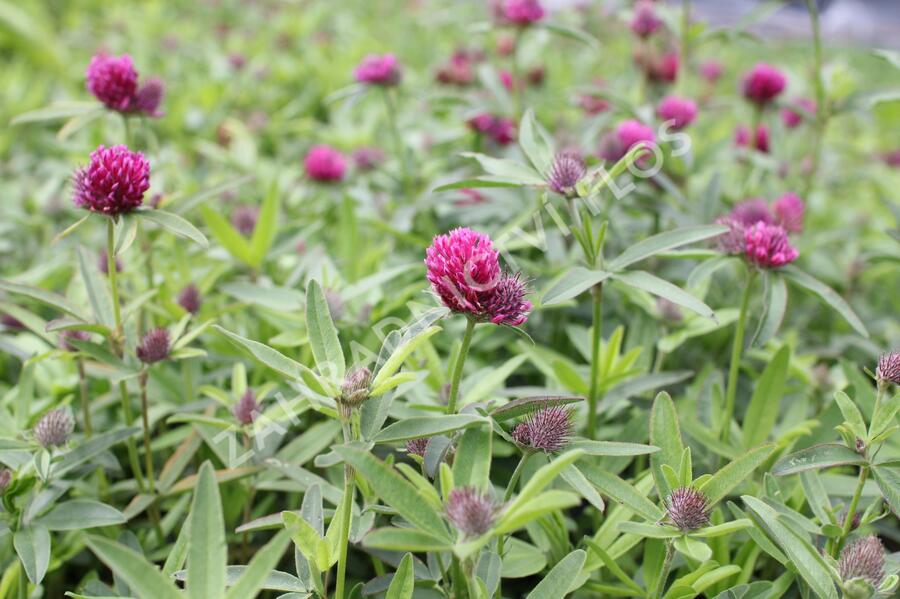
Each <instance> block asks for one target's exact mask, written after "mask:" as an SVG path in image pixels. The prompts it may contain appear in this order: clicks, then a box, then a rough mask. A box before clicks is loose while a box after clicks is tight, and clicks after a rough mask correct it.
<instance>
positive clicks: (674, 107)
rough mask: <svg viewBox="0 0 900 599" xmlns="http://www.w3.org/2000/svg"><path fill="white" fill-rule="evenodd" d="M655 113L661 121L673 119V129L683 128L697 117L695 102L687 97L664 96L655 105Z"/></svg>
mask: <svg viewBox="0 0 900 599" xmlns="http://www.w3.org/2000/svg"><path fill="white" fill-rule="evenodd" d="M656 114H658V115H659V118H661V119H662V120H663V121H673V122H672V128H673V129H675V130H679V129H684V128H685V127H687V126H688V125H690V124H691V123H693V122H694V119H696V118H697V103H696V102H694V101H693V100H691V99H689V98H682V97H680V96H666V97H665V98H663V99H662V100H661V101H660V103H659V105H658V106H657V107H656Z"/></svg>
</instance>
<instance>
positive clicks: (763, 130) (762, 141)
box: [734, 123, 769, 154]
mask: <svg viewBox="0 0 900 599" xmlns="http://www.w3.org/2000/svg"><path fill="white" fill-rule="evenodd" d="M751 137H752V138H753V139H750V138H751ZM734 144H735V145H736V146H738V147H739V148H747V147H751V146H752V147H753V149H754V150H756V151H757V152H762V153H763V154H767V153H768V152H769V128H768V127H766V126H765V125H763V124H761V123H760V124H759V125H758V126H757V127H756V134H755V135H754V134H752V133H751V131H750V128H749V127H747V126H746V125H739V126H738V128H737V130H736V131H735V132H734Z"/></svg>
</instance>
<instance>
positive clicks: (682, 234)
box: [606, 225, 728, 271]
mask: <svg viewBox="0 0 900 599" xmlns="http://www.w3.org/2000/svg"><path fill="white" fill-rule="evenodd" d="M727 232H728V227H725V226H723V225H698V226H695V227H684V228H681V229H675V230H674V231H666V232H664V233H659V234H658V235H654V236H652V237H648V238H647V239H643V240H641V241H639V242H637V243H636V244H634V245H633V246H631V247H629V248H628V249H626V250H625V251H624V252H622V253H621V254H619V255H618V256H617V257H616V258H614V259H613V260H612V261H611V262H609V263H608V264H607V265H606V266H607V268H608V269H609V270H611V271H618V270H622V269H623V268H625V267H626V266H629V265H631V264H634V263H635V262H638V261H640V260H645V259H647V258H649V257H651V256H655V255H656V254H659V253H660V252H666V251H668V250H671V249H674V248H677V247H681V246H683V245H687V244H689V243H696V242H698V241H703V240H705V239H710V238H712V237H717V236H719V235H721V234H722V233H727Z"/></svg>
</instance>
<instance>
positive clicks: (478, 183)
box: [431, 177, 522, 193]
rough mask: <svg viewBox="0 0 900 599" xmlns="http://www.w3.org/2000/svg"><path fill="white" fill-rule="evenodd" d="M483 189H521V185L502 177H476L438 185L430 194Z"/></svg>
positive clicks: (517, 181)
mask: <svg viewBox="0 0 900 599" xmlns="http://www.w3.org/2000/svg"><path fill="white" fill-rule="evenodd" d="M484 187H522V183H521V182H520V181H519V180H517V179H506V178H502V177H476V178H474V179H464V180H463V181H454V182H453V183H445V184H444V185H438V186H437V187H435V188H434V189H432V190H431V191H432V193H438V192H439V191H452V190H454V189H481V188H484Z"/></svg>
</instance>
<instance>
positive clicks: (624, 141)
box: [616, 119, 656, 153]
mask: <svg viewBox="0 0 900 599" xmlns="http://www.w3.org/2000/svg"><path fill="white" fill-rule="evenodd" d="M616 137H617V138H618V140H619V143H620V144H621V145H622V150H623V152H625V153H627V152H628V150H630V149H631V148H633V147H634V146H636V145H638V144H639V143H648V144H652V143H655V142H656V135H655V134H654V133H653V127H651V126H649V125H645V124H643V123H642V122H640V121H636V120H633V119H629V120H625V121H622V122H621V123H619V126H618V127H617V128H616Z"/></svg>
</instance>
